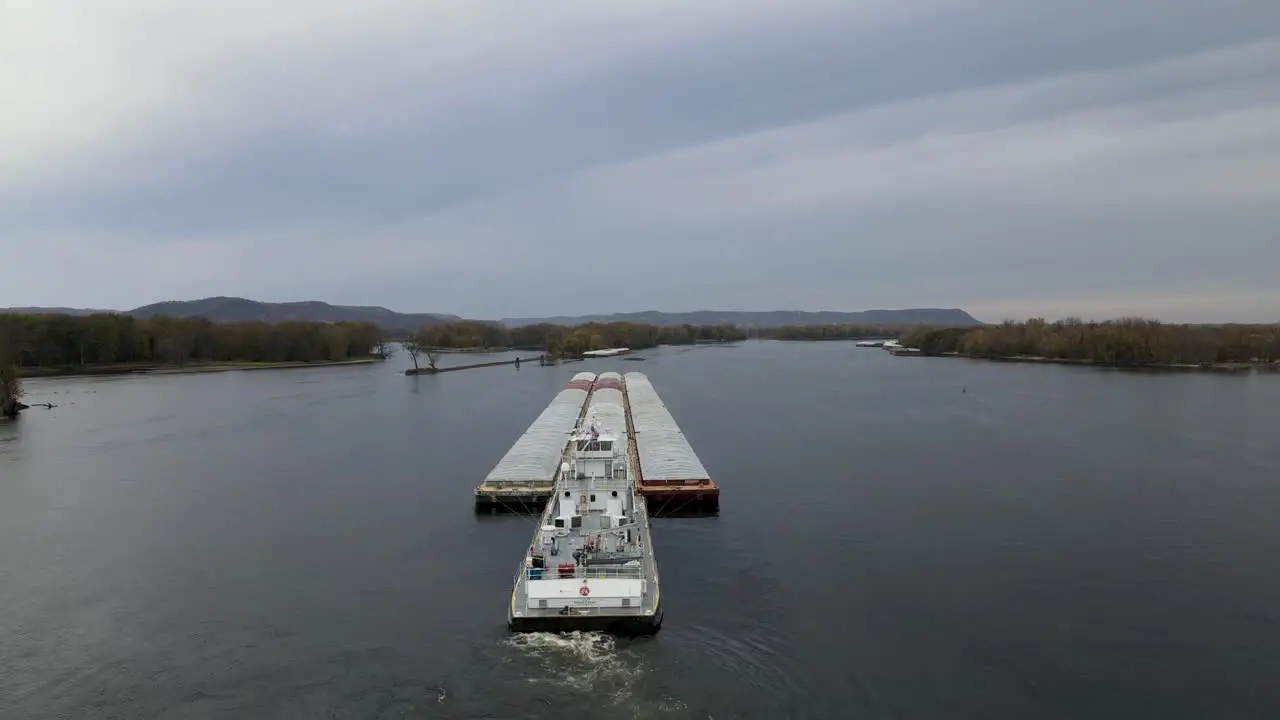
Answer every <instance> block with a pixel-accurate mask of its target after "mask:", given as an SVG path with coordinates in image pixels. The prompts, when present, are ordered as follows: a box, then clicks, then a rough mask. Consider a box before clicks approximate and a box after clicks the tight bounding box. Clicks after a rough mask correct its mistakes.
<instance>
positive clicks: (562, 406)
mask: <svg viewBox="0 0 1280 720" xmlns="http://www.w3.org/2000/svg"><path fill="white" fill-rule="evenodd" d="M614 374H615V375H616V374H617V373H614ZM595 380H596V375H595V373H590V372H580V373H578V374H576V375H574V376H573V378H572V379H571V380H569V382H568V383H567V384H566V385H565V387H564V389H563V390H561V391H560V392H559V393H558V394H557V395H556V396H555V398H554V399H552V401H551V404H549V405H547V407H546V409H545V410H543V411H542V414H540V415H538V417H537V419H535V420H534V421H533V423H532V424H530V425H529V428H528V429H527V430H525V431H524V434H523V435H521V436H520V438H519V439H518V440H516V442H515V444H514V445H512V446H511V449H509V450H507V454H506V455H503V456H502V459H501V460H499V461H498V464H497V465H495V466H494V468H493V470H492V471H490V472H489V475H488V476H487V477H486V478H485V479H484V482H482V483H480V485H479V486H478V487H476V489H475V506H476V509H477V510H507V511H510V512H530V511H531V509H536V508H537V507H540V506H541V505H542V504H543V503H545V502H546V501H547V499H548V498H549V497H551V490H552V487H553V486H554V485H555V482H556V472H557V469H558V468H559V467H560V464H561V462H562V461H563V460H564V458H565V453H566V450H567V442H568V440H569V435H570V433H572V432H573V431H574V429H575V428H576V427H578V426H579V425H580V424H581V421H582V418H583V416H584V414H585V413H586V409H587V402H588V400H589V398H590V397H591V393H592V389H593V386H594V384H595Z"/></svg>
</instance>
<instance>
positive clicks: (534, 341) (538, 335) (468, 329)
mask: <svg viewBox="0 0 1280 720" xmlns="http://www.w3.org/2000/svg"><path fill="white" fill-rule="evenodd" d="M746 337H747V333H746V332H745V331H744V330H741V329H739V328H736V327H734V326H732V325H674V326H671V327H658V326H656V325H642V324H639V323H625V322H619V323H588V324H586V325H579V326H577V327H565V326H563V325H525V326H521V327H515V328H508V327H505V326H502V325H496V324H492V323H481V322H470V321H464V322H454V323H444V324H441V325H428V326H427V327H424V328H422V329H421V330H419V331H418V332H417V334H416V335H414V337H413V338H411V342H410V344H408V345H406V349H407V350H409V351H410V356H412V357H414V358H415V360H414V366H415V367H417V360H416V355H415V352H414V350H415V349H416V350H417V353H418V354H428V353H427V351H428V350H430V349H461V348H492V349H495V350H497V349H503V350H505V349H512V348H521V349H535V350H540V351H543V352H545V353H546V354H548V355H550V356H552V357H574V356H577V355H581V354H582V353H584V352H586V351H588V350H603V349H605V348H611V347H626V348H631V349H632V350H642V349H645V348H651V347H657V346H658V345H692V344H694V343H699V342H728V341H731V340H744V339H746ZM428 359H429V360H430V361H431V362H432V364H433V365H434V356H432V355H430V354H428Z"/></svg>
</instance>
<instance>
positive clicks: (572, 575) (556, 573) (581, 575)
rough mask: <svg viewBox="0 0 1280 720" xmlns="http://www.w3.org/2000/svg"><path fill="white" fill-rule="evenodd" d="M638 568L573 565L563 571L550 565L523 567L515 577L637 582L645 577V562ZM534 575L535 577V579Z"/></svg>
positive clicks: (533, 579)
mask: <svg viewBox="0 0 1280 720" xmlns="http://www.w3.org/2000/svg"><path fill="white" fill-rule="evenodd" d="M640 563H641V564H640V566H639V567H623V566H621V565H590V566H583V565H575V566H574V567H573V568H565V569H564V570H563V571H562V570H561V569H560V568H558V567H556V563H554V562H553V563H551V567H542V568H531V567H526V566H524V565H521V566H520V569H519V570H517V571H516V577H517V578H519V577H522V576H523V577H525V578H528V579H529V580H530V581H535V580H584V579H585V580H638V579H640V578H643V577H644V576H645V572H644V568H645V561H644V560H643V559H641V560H640ZM535 575H536V576H537V577H535Z"/></svg>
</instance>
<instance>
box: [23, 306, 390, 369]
mask: <svg viewBox="0 0 1280 720" xmlns="http://www.w3.org/2000/svg"><path fill="white" fill-rule="evenodd" d="M381 337H382V336H381V332H380V331H379V329H378V327H377V326H376V325H374V324H372V323H320V322H279V323H265V322H244V323H214V322H211V321H209V320H206V319H204V318H172V317H152V318H135V317H131V316H129V315H115V314H100V315H88V316H72V315H2V314H0V347H2V348H5V349H4V352H5V353H6V354H7V355H8V359H7V362H4V363H3V364H6V365H9V366H14V365H16V366H17V367H20V368H76V367H89V366H95V365H115V364H127V363H138V364H162V365H183V364H186V363H191V362H312V361H333V360H347V359H354V358H363V357H369V356H370V355H371V354H373V353H374V352H375V348H376V347H378V345H379V343H380V341H381ZM0 360H4V358H0Z"/></svg>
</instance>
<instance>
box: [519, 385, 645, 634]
mask: <svg viewBox="0 0 1280 720" xmlns="http://www.w3.org/2000/svg"><path fill="white" fill-rule="evenodd" d="M622 387H623V381H622V377H621V376H620V375H618V374H617V373H604V374H602V375H601V376H600V377H599V378H597V380H596V382H595V388H594V390H593V391H592V393H591V397H590V400H589V405H588V409H587V411H586V413H585V418H584V419H583V421H582V422H581V423H580V424H579V426H578V427H577V428H576V429H575V430H574V432H573V434H572V435H571V437H570V442H569V447H568V449H567V452H566V455H565V459H564V462H563V463H562V464H561V466H560V469H559V473H558V475H557V478H556V482H555V487H554V493H553V494H552V496H551V498H550V500H549V501H548V502H547V505H546V509H545V510H544V511H543V513H542V517H541V521H540V522H539V523H538V525H537V527H536V529H535V531H534V536H533V539H532V541H531V542H530V544H529V549H528V551H527V552H526V553H525V554H524V557H523V558H522V559H521V562H520V564H519V567H518V568H517V569H516V576H515V582H514V587H513V589H512V591H511V603H510V607H509V609H508V611H507V624H508V626H509V627H510V628H511V629H512V630H514V631H516V632H540V631H547V632H569V631H576V630H602V631H607V632H612V633H618V634H647V633H652V632H656V631H657V630H658V628H659V627H661V625H662V604H661V589H660V586H659V581H658V565H657V561H656V559H655V558H654V553H653V543H652V541H651V536H650V527H649V514H648V511H647V508H646V506H645V501H644V498H642V497H641V496H640V495H639V494H638V493H637V491H636V490H637V485H636V483H635V481H634V479H633V477H632V474H631V467H632V465H633V462H632V457H633V456H632V454H631V452H630V450H629V448H630V443H629V435H628V432H627V425H628V423H627V417H626V407H625V398H624V394H623V390H622Z"/></svg>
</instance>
